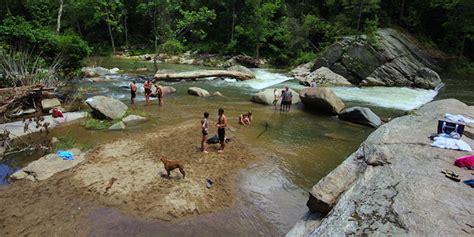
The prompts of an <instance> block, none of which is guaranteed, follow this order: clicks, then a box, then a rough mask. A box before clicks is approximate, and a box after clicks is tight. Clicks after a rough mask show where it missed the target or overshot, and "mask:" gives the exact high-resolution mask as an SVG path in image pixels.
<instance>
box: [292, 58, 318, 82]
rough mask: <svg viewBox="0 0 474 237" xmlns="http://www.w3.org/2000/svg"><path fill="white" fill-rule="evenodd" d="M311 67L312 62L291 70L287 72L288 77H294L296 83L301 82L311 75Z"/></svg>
mask: <svg viewBox="0 0 474 237" xmlns="http://www.w3.org/2000/svg"><path fill="white" fill-rule="evenodd" d="M313 66H314V62H309V63H305V64H301V65H298V66H297V67H295V68H293V70H291V71H290V72H288V75H290V76H292V77H294V78H295V79H296V80H298V81H301V80H303V79H304V78H305V77H306V76H308V75H309V74H310V73H311V69H312V68H313Z"/></svg>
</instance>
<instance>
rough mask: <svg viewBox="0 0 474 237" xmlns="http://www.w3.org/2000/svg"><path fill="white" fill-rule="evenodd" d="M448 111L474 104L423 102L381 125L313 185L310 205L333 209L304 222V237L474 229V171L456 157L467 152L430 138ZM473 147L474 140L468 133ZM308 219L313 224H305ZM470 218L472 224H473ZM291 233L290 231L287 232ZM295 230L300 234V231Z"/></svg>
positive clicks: (469, 111) (468, 110) (472, 113)
mask: <svg viewBox="0 0 474 237" xmlns="http://www.w3.org/2000/svg"><path fill="white" fill-rule="evenodd" d="M445 113H451V114H462V115H465V116H468V117H471V118H473V117H474V107H472V106H467V105H465V104H464V103H462V102H459V101H457V100H454V99H447V100H440V101H435V102H431V103H429V104H426V105H424V106H423V107H421V108H420V109H418V110H417V111H416V115H407V116H403V117H400V118H396V119H393V120H392V121H391V122H389V123H387V124H384V125H382V126H380V127H379V128H378V129H377V130H376V131H375V132H373V133H372V134H371V135H370V136H369V137H368V138H367V140H365V141H364V142H363V143H362V145H361V146H360V147H359V149H358V150H357V151H356V152H355V153H353V154H352V155H350V156H349V157H348V158H347V159H346V160H345V161H344V162H343V163H342V164H341V165H339V166H338V167H337V168H336V169H335V170H333V171H332V172H331V173H330V174H328V175H327V176H326V177H324V178H323V179H322V180H320V181H319V182H318V183H317V184H316V185H315V186H314V187H313V188H312V189H311V191H310V198H309V201H308V203H307V205H308V207H309V208H310V210H311V211H318V212H323V213H328V212H329V214H328V216H326V218H325V219H323V220H322V221H320V225H319V226H318V225H311V224H313V223H311V222H309V221H306V220H303V223H300V224H299V225H298V226H296V227H295V228H297V229H296V230H295V231H291V232H290V233H297V234H298V236H346V235H354V236H362V235H367V236H387V235H395V236H396V235H403V236H464V235H472V234H474V230H473V229H472V228H470V227H467V226H470V225H471V224H472V221H473V214H472V211H471V210H474V203H473V202H472V200H474V192H472V188H470V187H469V186H467V185H465V184H463V183H462V182H455V181H453V180H451V179H448V178H447V177H445V175H444V174H442V173H441V170H445V169H446V170H452V171H454V172H455V173H456V174H458V175H459V178H460V179H461V180H465V179H469V178H472V175H471V174H470V173H472V171H469V170H464V169H460V168H457V167H455V166H454V165H453V161H454V160H455V158H457V157H461V156H465V155H466V154H467V153H466V152H462V151H455V150H447V149H441V148H436V147H432V146H430V144H431V140H430V139H428V136H429V135H430V134H432V133H433V132H435V131H436V121H437V120H438V119H441V118H443V117H444V114H445ZM462 139H463V140H464V141H465V142H466V143H467V144H469V145H470V146H471V147H472V146H474V140H473V139H471V138H468V137H464V136H463V138H462ZM306 222H308V223H309V224H308V225H305V224H304V223H306ZM469 223H471V224H469ZM288 236H292V235H288ZM295 236H296V235H295Z"/></svg>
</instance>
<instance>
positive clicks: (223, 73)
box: [155, 70, 253, 81]
mask: <svg viewBox="0 0 474 237" xmlns="http://www.w3.org/2000/svg"><path fill="white" fill-rule="evenodd" d="M206 77H230V78H234V79H237V80H239V81H246V80H250V79H253V76H252V75H249V74H246V73H242V72H239V71H227V70H200V71H191V72H179V73H174V72H172V73H170V72H157V73H156V74H155V80H164V81H166V80H195V79H198V78H206Z"/></svg>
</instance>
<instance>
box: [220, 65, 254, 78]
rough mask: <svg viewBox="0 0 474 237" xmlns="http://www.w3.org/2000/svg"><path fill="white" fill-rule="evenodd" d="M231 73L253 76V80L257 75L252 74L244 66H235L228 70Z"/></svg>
mask: <svg viewBox="0 0 474 237" xmlns="http://www.w3.org/2000/svg"><path fill="white" fill-rule="evenodd" d="M227 70H229V71H237V72H241V73H245V74H248V75H251V76H252V77H253V78H255V73H253V72H252V70H250V69H248V68H246V67H244V66H242V65H234V66H232V67H229V68H227Z"/></svg>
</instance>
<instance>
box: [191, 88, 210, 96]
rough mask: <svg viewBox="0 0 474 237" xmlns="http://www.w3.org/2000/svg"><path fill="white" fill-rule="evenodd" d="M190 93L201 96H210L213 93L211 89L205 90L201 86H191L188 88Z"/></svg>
mask: <svg viewBox="0 0 474 237" xmlns="http://www.w3.org/2000/svg"><path fill="white" fill-rule="evenodd" d="M188 94H190V95H195V96H199V97H208V96H210V95H211V94H210V93H209V91H206V90H204V89H202V88H199V87H189V88H188Z"/></svg>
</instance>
